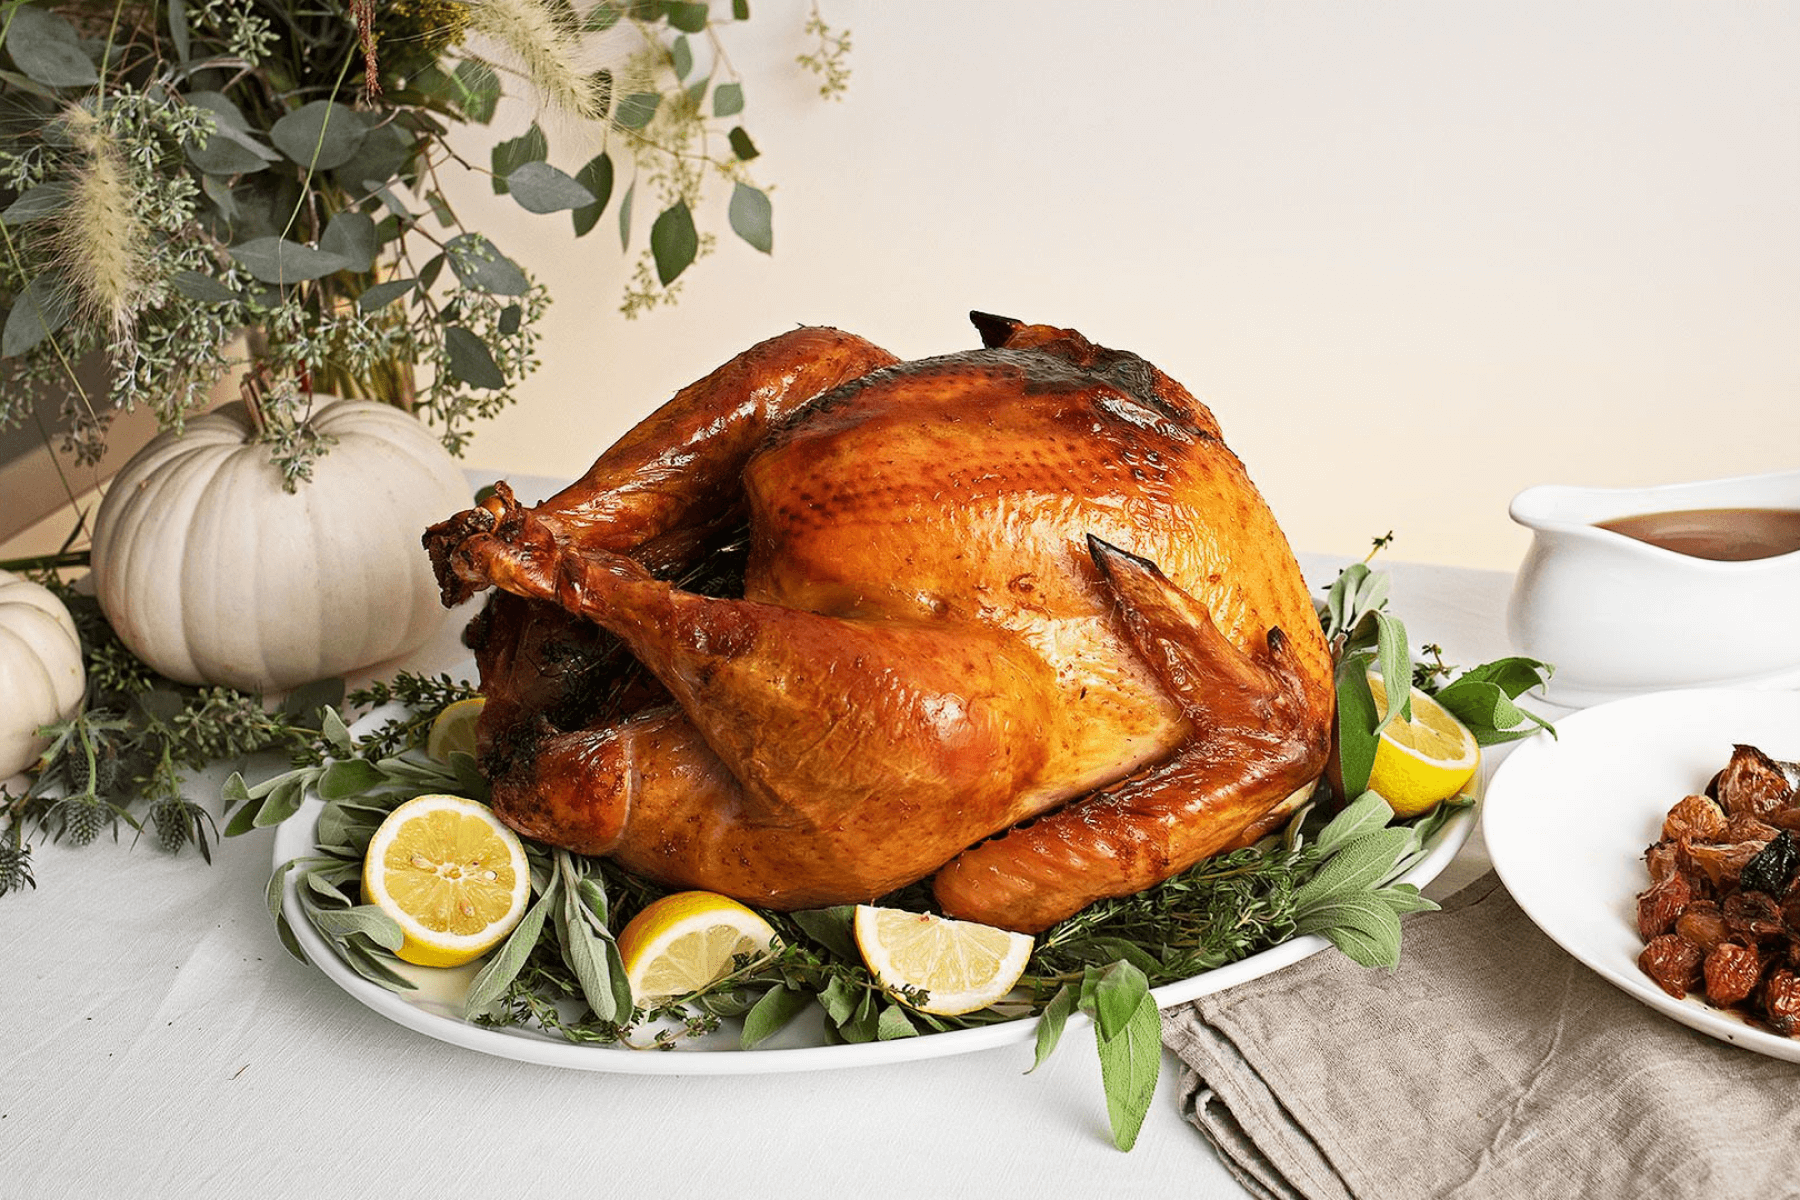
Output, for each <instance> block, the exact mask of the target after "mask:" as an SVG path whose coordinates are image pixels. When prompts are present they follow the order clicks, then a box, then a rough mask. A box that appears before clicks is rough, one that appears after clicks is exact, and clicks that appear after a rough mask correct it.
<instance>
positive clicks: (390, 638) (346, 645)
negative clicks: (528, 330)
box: [93, 397, 469, 692]
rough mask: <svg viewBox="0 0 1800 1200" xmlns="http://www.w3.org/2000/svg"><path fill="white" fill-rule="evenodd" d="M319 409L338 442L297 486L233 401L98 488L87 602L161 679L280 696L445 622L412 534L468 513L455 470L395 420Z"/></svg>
mask: <svg viewBox="0 0 1800 1200" xmlns="http://www.w3.org/2000/svg"><path fill="white" fill-rule="evenodd" d="M320 400H321V401H324V403H323V405H322V407H319V408H316V409H315V410H314V415H313V417H312V425H313V428H315V429H316V430H317V431H318V432H319V433H320V434H323V435H324V436H326V437H328V438H331V439H333V440H334V444H332V445H331V446H330V447H329V449H328V450H327V452H326V453H325V454H324V455H322V456H321V457H320V458H318V459H317V460H316V461H315V462H314V464H313V473H312V479H311V480H310V481H302V482H301V483H300V484H299V486H298V487H297V488H296V489H295V490H294V491H293V492H285V491H283V490H282V487H281V472H280V470H279V469H278V468H277V467H276V466H275V465H274V464H272V463H271V462H270V461H269V452H268V447H266V446H263V445H259V444H257V443H255V442H254V441H252V440H251V438H252V426H251V422H250V415H249V412H248V410H246V409H245V407H244V406H243V405H242V404H241V403H234V404H227V405H224V406H223V407H221V408H219V409H217V410H215V411H214V412H211V413H208V414H206V415H205V416H202V417H199V418H196V419H195V420H192V421H189V422H188V423H187V428H186V431H185V432H183V433H181V434H179V435H177V434H175V433H174V432H173V431H171V432H167V433H163V434H161V435H159V436H158V437H156V438H155V439H154V440H153V441H151V442H150V444H149V445H147V446H145V447H144V448H143V449H142V450H141V451H139V452H138V453H137V455H136V456H134V457H133V458H132V460H131V461H130V462H129V463H127V464H126V465H125V468H124V469H123V470H122V471H120V472H119V474H118V476H117V477H116V478H115V479H114V480H113V483H112V486H111V487H110V488H109V489H108V491H107V493H106V498H105V500H103V501H102V502H101V505H100V511H99V513H98V514H97V515H96V517H95V520H94V541H93V568H94V588H95V592H96V595H97V596H98V598H99V601H100V607H101V609H102V610H103V611H104V612H105V613H106V617H107V620H109V621H111V622H112V626H113V629H114V630H116V631H117V632H118V635H119V637H120V638H121V639H122V640H123V641H124V642H125V644H126V645H127V646H129V647H131V649H132V652H133V653H135V654H136V655H137V656H138V657H139V658H141V659H142V660H143V661H144V662H146V663H148V664H149V665H150V666H152V667H154V668H155V669H156V670H158V671H160V672H162V673H163V674H164V675H167V676H168V677H169V678H171V679H175V680H179V681H181V682H183V683H212V684H225V685H228V686H230V687H235V688H239V689H242V690H246V691H260V692H269V691H280V690H284V689H287V688H292V687H295V686H298V685H299V684H302V683H308V682H311V681H312V680H316V679H326V678H329V677H331V676H334V675H342V674H345V673H347V672H351V671H354V670H356V669H358V668H360V667H366V666H371V665H373V664H375V663H378V662H382V661H383V660H385V659H389V658H393V657H396V656H398V655H402V654H406V653H408V652H410V651H412V650H415V649H417V648H418V647H419V646H420V645H422V644H423V643H424V642H425V641H426V640H427V639H428V638H430V637H431V636H432V634H434V633H435V632H436V631H437V630H438V628H439V627H440V625H441V623H442V621H443V620H444V617H445V610H444V609H443V607H442V606H441V605H440V604H439V603H438V591H437V584H436V582H435V581H434V580H433V578H432V573H431V564H430V562H429V560H428V559H427V557H426V554H425V550H424V548H423V547H422V546H421V544H420V540H419V539H420V537H421V535H422V534H423V533H424V532H425V527H426V526H427V525H430V524H432V523H434V522H436V521H441V520H443V519H444V518H445V517H446V516H448V515H450V514H452V513H454V512H456V511H457V510H459V509H462V508H466V507H467V506H468V503H469V489H468V485H467V483H466V482H465V480H464V478H463V474H462V471H461V470H460V469H459V468H458V467H457V465H456V462H455V460H454V459H452V458H451V457H450V455H449V454H448V453H447V452H446V451H445V450H444V448H443V447H442V446H441V445H440V444H439V443H438V441H437V439H436V438H435V437H434V436H432V434H431V432H430V431H429V430H427V429H426V428H425V427H424V426H423V425H421V424H420V423H419V422H418V421H417V420H415V419H414V418H412V417H410V416H408V415H407V414H405V413H403V412H401V411H400V410H398V409H396V408H392V407H389V406H388V405H384V404H375V403H371V402H368V401H361V400H332V401H327V400H326V398H324V397H320Z"/></svg>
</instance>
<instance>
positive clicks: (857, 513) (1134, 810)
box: [425, 314, 1333, 931]
mask: <svg viewBox="0 0 1800 1200" xmlns="http://www.w3.org/2000/svg"><path fill="white" fill-rule="evenodd" d="M976 324H977V326H978V328H979V329H980V331H981V333H982V339H983V341H984V343H985V348H983V349H980V350H974V351H969V352H966V353H961V354H950V355H945V356H942V357H937V358H928V359H923V360H919V361H916V362H905V363H902V362H898V361H896V360H895V359H894V357H893V356H892V355H889V354H887V353H886V352H885V351H883V350H880V349H879V348H877V347H875V346H872V345H870V344H869V343H868V342H865V341H863V340H862V339H860V338H857V337H854V336H852V335H849V334H846V333H842V332H839V331H837V330H831V329H816V328H806V329H797V330H795V331H793V332H791V333H787V334H783V335H781V336H779V337H776V338H772V339H770V340H769V341H766V342H763V343H761V344H760V345H758V346H755V347H753V348H752V349H750V350H748V351H746V352H745V353H744V354H742V355H740V356H739V357H738V358H736V359H733V360H732V361H731V362H730V363H727V364H726V365H725V366H723V367H721V368H720V369H719V370H717V371H715V372H714V373H713V374H711V375H709V376H707V377H706V378H705V379H702V380H701V381H699V382H698V383H696V384H693V385H692V386H690V387H688V388H686V389H684V390H683V391H681V392H680V393H678V394H677V395H676V396H675V398H674V399H673V400H671V401H670V402H669V403H668V404H666V405H665V406H664V407H663V408H661V409H660V410H658V411H657V412H656V413H655V414H653V415H652V416H651V417H650V418H648V419H647V420H646V421H644V422H643V423H642V424H641V425H639V426H638V427H637V428H635V429H634V430H632V431H631V432H630V433H629V434H627V435H626V436H625V437H624V438H623V439H621V440H620V442H619V443H618V444H617V445H615V446H613V447H612V448H611V449H610V450H608V451H607V452H606V453H605V454H604V455H603V456H602V457H601V458H600V460H599V461H598V462H596V463H595V464H594V466H593V468H592V469H591V470H590V471H589V472H588V473H587V474H586V475H585V476H584V477H583V478H582V479H581V480H579V481H578V482H576V483H575V484H573V485H571V486H570V487H569V488H567V489H565V490H564V491H563V492H561V493H559V494H558V495H556V496H553V497H551V498H550V499H549V500H547V501H545V502H544V503H543V504H541V505H538V506H536V507H535V508H526V507H523V506H520V505H519V504H517V503H516V502H515V501H514V500H513V498H512V496H511V493H510V492H509V491H507V490H506V489H505V488H504V486H502V487H501V488H500V489H499V490H498V495H497V496H496V497H495V499H493V500H491V501H489V502H488V503H487V504H486V505H484V506H483V507H480V508H476V509H472V510H470V511H468V512H464V513H460V514H458V515H456V516H454V517H451V518H450V519H448V520H446V521H444V522H442V523H441V524H439V525H436V526H434V527H432V529H431V530H429V531H428V532H427V533H426V535H425V543H426V546H427V548H428V549H429V550H430V552H431V556H432V561H433V564H434V566H435V567H436V569H437V572H438V578H439V581H440V582H441V584H442V586H443V590H444V596H445V600H446V602H454V601H457V600H460V599H462V598H464V597H466V596H467V595H469V594H471V593H472V592H474V591H476V590H479V589H481V588H485V587H489V586H492V587H496V588H498V589H500V590H501V592H502V593H503V594H502V595H500V596H498V597H497V598H496V600H495V601H494V602H493V603H492V604H490V606H489V608H488V610H487V611H486V612H485V613H484V615H483V617H482V618H481V619H480V620H479V621H478V622H477V625H476V627H475V628H474V629H473V630H472V631H471V632H472V644H474V645H475V646H476V648H477V661H478V663H479V666H480V670H481V681H482V691H483V692H484V693H485V694H486V695H487V697H488V704H487V707H486V709H485V711H484V713H483V717H482V721H481V728H480V744H481V759H482V765H483V768H484V770H486V771H487V772H488V774H489V775H490V777H491V778H492V780H493V784H494V788H493V804H494V807H495V810H496V811H497V812H498V813H499V814H500V816H501V817H502V819H504V820H505V821H507V822H508V823H509V824H511V825H512V826H513V827H515V828H517V829H518V830H519V831H521V832H523V833H525V834H528V835H530V836H532V837H535V838H539V839H541V840H543V841H546V842H550V843H553V844H556V845H562V846H567V847H569V848H571V849H573V850H577V851H580V852H582V853H586V854H610V855H612V856H613V857H614V858H615V859H616V860H617V861H619V862H620V863H622V864H623V865H625V866H626V867H628V868H630V869H632V870H634V871H637V872H640V873H642V874H644V875H646V876H648V877H651V878H653V879H657V880H661V881H663V882H666V883H669V884H673V885H680V886H689V887H701V888H708V889H711V890H715V891H720V892H724V893H726V894H728V895H732V896H736V897H739V898H741V899H744V900H746V901H750V902H753V903H758V904H763V905H767V906H770V907H774V908H789V909H791V908H802V907H810V906H816V905H822V904H832V903H843V902H850V901H865V900H870V899H873V898H875V897H878V896H880V895H882V894H884V893H886V892H889V891H891V890H893V889H894V888H896V887H899V886H902V885H904V884H907V883H910V882H912V881H914V880H918V879H921V878H923V877H925V876H927V875H934V873H935V877H934V880H933V887H934V890H935V895H936V897H937V900H938V902H939V904H940V905H941V906H942V908H943V909H944V911H945V912H946V913H947V914H949V915H951V916H955V917H962V918H965V919H970V920H978V921H985V922H987V923H989V924H994V925H1001V926H1006V927H1008V928H1012V929H1018V930H1027V931H1037V930H1041V929H1044V928H1047V927H1048V926H1049V925H1051V924H1053V923H1055V922H1056V921H1058V920H1060V919H1062V918H1064V917H1066V916H1069V915H1070V914H1072V913H1074V912H1076V911H1079V910H1080V909H1081V908H1083V907H1085V906H1086V905H1088V904H1090V903H1092V902H1093V901H1094V900H1097V899H1100V898H1102V897H1107V896H1120V895H1129V894H1131V893H1133V892H1137V891H1141V890H1142V889H1144V888H1146V887H1149V886H1151V885H1153V884H1155V883H1158V882H1160V881H1161V880H1163V879H1166V878H1168V877H1169V876H1170V875H1173V874H1175V873H1177V872H1179V871H1181V870H1184V869H1186V868H1187V867H1189V866H1191V865H1192V864H1193V863H1195V862H1197V861H1199V860H1200V859H1202V858H1205V857H1207V856H1209V855H1212V854H1215V853H1218V852H1220V851H1222V850H1226V849H1230V848H1234V847H1236V846H1240V845H1245V844H1248V843H1249V842H1250V841H1252V840H1254V839H1255V838H1256V837H1258V836H1260V835H1261V834H1262V833H1263V832H1266V831H1267V830H1268V829H1269V828H1271V827H1272V826H1273V825H1275V824H1276V823H1278V822H1279V821H1280V819H1281V818H1282V815H1283V814H1284V812H1285V811H1286V802H1287V801H1288V800H1289V799H1290V798H1291V797H1292V796H1293V795H1294V794H1295V793H1296V792H1297V791H1299V790H1301V789H1303V788H1305V787H1306V786H1307V785H1309V784H1310V783H1311V782H1312V781H1313V780H1315V779H1317V778H1318V776H1319V774H1320V772H1321V770H1322V769H1323V767H1324V764H1325V759H1326V756H1327V753H1328V751H1329V746H1330V728H1331V719H1332V711H1333V710H1332V703H1333V699H1332V687H1331V664H1330V656H1329V653H1328V651H1327V649H1326V646H1325V642H1324V639H1323V636H1322V635H1321V633H1320V630H1319V625H1318V621H1317V618H1316V616H1315V613H1314V609H1313V605H1312V601H1311V599H1310V598H1309V597H1308V595H1307V591H1306V586H1305V583H1304V582H1303V580H1302V579H1301V576H1300V572H1299V569H1298V567H1297V566H1296V565H1295V563H1294V559H1293V555H1292V553H1291V552H1290V550H1289V548H1288V545H1287V541H1286V539H1285V538H1284V537H1283V536H1282V533H1281V530H1280V528H1279V527H1278V526H1277V525H1276V523H1275V519H1274V517H1273V516H1272V515H1271V514H1270V512H1269V510H1268V507H1267V505H1265V504H1264V503H1263V500H1262V498H1261V496H1260V495H1258V493H1257V491H1256V489H1255V487H1254V486H1253V485H1252V484H1251V483H1250V480H1249V478H1248V476H1247V475H1246V474H1245V473H1244V469H1243V466H1242V464H1241V463H1240V462H1239V461H1238V459H1237V458H1236V456H1235V455H1233V454H1232V453H1231V451H1230V450H1228V449H1227V448H1226V447H1225V444H1224V442H1223V441H1222V440H1221V438H1220V435H1219V429H1218V425H1217V423H1216V422H1215V421H1214V419H1213V416H1212V414H1211V413H1210V412H1209V411H1207V409H1206V408H1205V406H1203V405H1201V404H1200V403H1198V402H1197V401H1196V400H1194V399H1193V397H1191V396H1190V395H1188V393H1187V392H1186V390H1185V389H1183V388H1182V387H1181V386H1180V385H1179V384H1177V383H1175V382H1174V381H1173V380H1171V379H1169V378H1168V377H1167V376H1165V375H1164V374H1162V372H1160V371H1158V370H1157V369H1156V368H1154V367H1152V366H1150V365H1149V364H1148V363H1146V362H1144V361H1143V360H1142V359H1140V358H1138V357H1137V356H1135V355H1131V354H1126V353H1122V352H1119V351H1113V350H1107V349H1105V348H1102V347H1099V346H1095V345H1093V344H1092V343H1090V342H1088V341H1087V340H1086V339H1085V338H1083V337H1081V335H1079V334H1077V333H1075V332H1073V331H1071V330H1064V329H1056V328H1052V327H1049V326H1041V325H1022V324H1020V323H1018V322H1015V321H1010V320H1006V319H1003V318H996V317H987V316H984V315H980V314H977V315H976ZM746 520H747V522H748V529H749V542H748V559H747V562H746V563H745V566H744V582H743V589H742V593H743V594H742V596H741V598H740V597H736V596H727V597H718V596H708V595H702V594H699V593H697V592H695V591H690V590H684V589H683V588H681V587H677V586H674V585H673V584H671V583H670V582H668V580H669V579H671V578H678V577H680V576H681V575H682V573H683V572H684V571H686V570H688V569H689V568H690V567H692V566H693V565H694V564H695V563H697V562H701V561H703V560H705V559H706V557H707V556H708V555H709V554H710V553H712V552H714V551H715V550H717V548H718V545H719V542H720V540H721V538H722V537H724V536H725V534H726V533H727V531H729V530H731V529H733V528H740V527H742V525H743V523H744V522H745V521H746ZM613 639H617V642H618V643H619V644H622V646H623V647H624V648H625V649H626V650H628V651H629V653H630V655H631V656H633V657H635V658H636V660H637V661H638V662H640V663H641V664H642V665H643V666H644V667H645V668H646V669H647V670H648V673H649V675H650V676H651V677H653V678H652V679H650V680H643V681H640V682H637V683H634V684H632V685H631V686H630V691H629V694H627V695H624V696H619V695H611V696H609V697H607V699H606V703H605V704H604V705H601V704H599V703H598V701H597V697H598V696H599V695H600V694H601V693H603V692H604V691H605V689H606V686H607V684H608V681H609V679H610V678H611V674H612V673H610V672H608V671H604V670H599V669H597V668H596V666H595V664H596V663H599V662H604V661H606V659H605V657H604V656H605V654H606V652H607V650H608V648H609V647H610V646H612V645H613V644H614V642H613ZM597 676H598V677H600V678H597ZM596 711H604V712H605V713H606V714H607V715H606V716H604V717H601V718H595V717H594V716H593V714H594V713H595V712H596Z"/></svg>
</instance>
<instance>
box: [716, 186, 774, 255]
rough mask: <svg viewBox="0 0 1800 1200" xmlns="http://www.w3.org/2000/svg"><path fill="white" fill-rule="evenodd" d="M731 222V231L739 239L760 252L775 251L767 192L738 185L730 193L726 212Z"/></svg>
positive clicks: (768, 252)
mask: <svg viewBox="0 0 1800 1200" xmlns="http://www.w3.org/2000/svg"><path fill="white" fill-rule="evenodd" d="M727 215H728V217H729V218H730V220H731V230H732V232H733V233H735V234H737V235H738V236H739V237H741V238H743V239H744V240H745V241H746V242H749V243H750V244H751V245H752V246H755V247H756V248H757V249H758V250H761V251H762V252H763V253H764V254H771V253H773V252H774V250H775V233H774V229H773V228H772V226H771V225H770V223H769V222H770V214H769V196H768V193H767V192H764V191H761V190H759V189H757V188H753V187H751V186H750V185H749V184H747V183H740V184H738V185H737V186H736V187H734V188H733V189H732V191H731V206H730V208H729V209H728V210H727Z"/></svg>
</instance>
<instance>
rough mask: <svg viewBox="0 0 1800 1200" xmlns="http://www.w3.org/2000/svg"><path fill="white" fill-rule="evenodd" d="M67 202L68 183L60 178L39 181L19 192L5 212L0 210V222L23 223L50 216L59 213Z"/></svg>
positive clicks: (8, 223) (9, 223)
mask: <svg viewBox="0 0 1800 1200" xmlns="http://www.w3.org/2000/svg"><path fill="white" fill-rule="evenodd" d="M68 202H69V185H68V184H66V183H64V182H62V181H60V180H52V181H51V182H49V183H40V184H38V185H37V186H36V187H33V188H27V189H26V190H25V191H23V192H21V193H19V198H18V199H17V200H14V201H13V202H12V203H11V204H9V205H7V206H6V211H5V212H0V224H6V225H23V224H25V223H26V222H28V221H39V220H42V219H43V218H45V217H52V216H55V215H56V214H57V213H60V212H61V211H62V210H63V208H64V207H65V206H67V204H68Z"/></svg>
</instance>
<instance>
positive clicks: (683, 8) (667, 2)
mask: <svg viewBox="0 0 1800 1200" xmlns="http://www.w3.org/2000/svg"><path fill="white" fill-rule="evenodd" d="M662 9H663V15H664V16H666V17H667V18H668V19H669V24H670V26H671V27H673V28H675V29H679V30H681V32H683V33H699V32H700V31H701V30H703V29H705V28H706V5H705V3H703V2H701V0H664V3H663V6H662Z"/></svg>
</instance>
